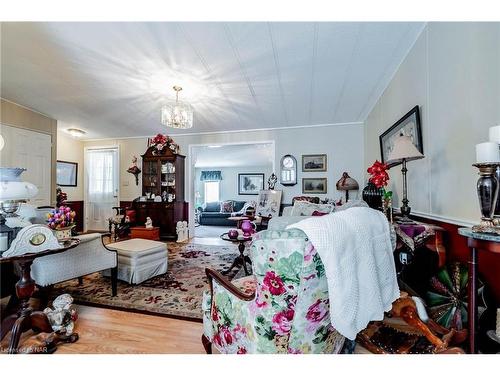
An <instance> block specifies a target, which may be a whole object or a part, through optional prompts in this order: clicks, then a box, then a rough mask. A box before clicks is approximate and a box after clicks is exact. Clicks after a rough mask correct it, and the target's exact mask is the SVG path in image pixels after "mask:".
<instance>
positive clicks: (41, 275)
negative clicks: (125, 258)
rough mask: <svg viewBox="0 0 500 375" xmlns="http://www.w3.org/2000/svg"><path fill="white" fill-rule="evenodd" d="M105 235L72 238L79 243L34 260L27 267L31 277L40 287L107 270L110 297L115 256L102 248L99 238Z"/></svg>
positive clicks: (113, 279) (115, 284) (115, 285)
mask: <svg viewBox="0 0 500 375" xmlns="http://www.w3.org/2000/svg"><path fill="white" fill-rule="evenodd" d="M106 236H109V234H105V235H101V234H100V233H91V234H83V235H80V236H76V237H75V238H78V239H79V240H80V241H81V242H80V244H79V245H78V246H76V247H75V248H73V249H69V250H68V251H65V252H63V253H59V254H53V255H47V256H45V257H41V258H37V259H35V261H34V262H33V265H32V267H31V277H32V278H33V279H34V280H35V282H36V284H37V285H39V286H42V287H46V286H50V285H54V284H56V283H60V282H63V281H67V280H71V279H75V278H81V277H82V276H86V275H90V274H91V273H94V272H98V271H104V270H110V273H111V290H112V295H113V296H116V292H117V290H116V288H117V265H118V258H117V253H116V251H114V250H111V249H108V248H107V247H106V246H104V243H103V237H106Z"/></svg>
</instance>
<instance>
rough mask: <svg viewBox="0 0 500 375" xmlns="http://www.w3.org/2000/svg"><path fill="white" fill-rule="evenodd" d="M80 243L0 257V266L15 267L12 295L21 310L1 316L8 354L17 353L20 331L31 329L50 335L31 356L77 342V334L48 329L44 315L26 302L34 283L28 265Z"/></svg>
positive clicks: (32, 290) (0, 338) (1, 331)
mask: <svg viewBox="0 0 500 375" xmlns="http://www.w3.org/2000/svg"><path fill="white" fill-rule="evenodd" d="M79 243H80V240H77V239H73V240H71V241H69V242H68V243H66V244H64V247H62V248H60V249H54V250H45V251H41V252H39V253H27V254H23V255H16V256H12V257H5V258H2V257H0V263H8V262H12V263H15V264H17V265H18V266H19V268H20V270H21V276H20V277H19V281H18V282H17V283H16V295H17V297H18V298H19V300H20V301H21V307H20V309H19V311H18V312H17V314H13V315H10V316H7V317H5V319H4V320H3V321H2V325H1V329H0V341H1V340H2V339H3V338H4V337H5V335H6V334H7V333H8V332H9V331H10V332H11V337H10V341H9V348H8V353H9V354H16V353H18V348H19V339H20V338H21V334H22V333H23V332H26V331H28V330H29V329H33V331H35V332H36V331H40V332H45V333H49V334H50V335H49V336H48V337H47V338H46V339H45V340H44V343H43V345H42V346H41V347H39V348H36V349H35V350H34V351H33V352H34V353H53V352H54V351H55V350H56V344H57V343H58V342H75V341H76V340H78V334H77V333H73V334H71V335H69V336H63V335H59V334H58V333H57V332H54V331H53V330H52V327H51V325H50V323H49V320H48V319H47V316H46V315H45V314H44V313H43V312H42V311H33V310H32V309H31V307H30V306H29V300H30V298H31V296H32V295H33V293H34V291H35V280H33V279H32V278H31V265H32V264H33V261H34V260H35V259H36V258H40V257H44V256H46V255H52V254H58V253H62V252H64V251H66V250H69V249H72V248H74V247H75V246H77V245H78V244H79Z"/></svg>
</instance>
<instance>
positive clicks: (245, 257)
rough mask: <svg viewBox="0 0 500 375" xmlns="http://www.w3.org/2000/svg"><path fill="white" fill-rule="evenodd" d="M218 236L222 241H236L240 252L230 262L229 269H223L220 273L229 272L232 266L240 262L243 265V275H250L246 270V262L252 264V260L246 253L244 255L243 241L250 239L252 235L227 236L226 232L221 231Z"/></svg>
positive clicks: (225, 273)
mask: <svg viewBox="0 0 500 375" xmlns="http://www.w3.org/2000/svg"><path fill="white" fill-rule="evenodd" d="M220 238H221V239H222V240H224V241H230V242H233V243H237V244H238V251H239V252H240V255H239V256H238V257H236V259H235V260H234V262H233V264H231V267H229V269H227V270H225V271H223V272H222V274H223V275H227V274H228V273H229V272H231V270H232V269H233V268H234V267H236V266H238V265H240V264H241V265H242V266H243V269H244V270H245V275H246V276H248V275H250V272H248V269H247V262H248V263H250V264H252V261H251V260H250V257H249V256H248V255H245V243H246V242H248V241H252V237H242V236H240V237H238V238H230V237H229V236H228V233H223V234H221V235H220Z"/></svg>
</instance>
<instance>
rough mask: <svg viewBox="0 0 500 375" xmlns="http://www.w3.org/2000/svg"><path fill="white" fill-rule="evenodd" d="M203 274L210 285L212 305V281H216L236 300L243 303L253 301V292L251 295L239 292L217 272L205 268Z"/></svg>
mask: <svg viewBox="0 0 500 375" xmlns="http://www.w3.org/2000/svg"><path fill="white" fill-rule="evenodd" d="M205 273H206V274H207V278H208V284H209V285H210V295H211V296H212V304H213V302H214V299H213V296H214V290H213V280H215V281H217V283H218V284H220V285H221V286H222V287H224V289H226V290H227V291H228V292H229V293H231V294H232V295H234V296H235V297H236V298H239V299H241V300H243V301H253V300H254V299H255V292H253V293H252V294H245V293H243V292H242V291H241V290H239V289H238V288H237V287H236V286H235V285H234V284H232V283H231V282H230V281H229V280H228V279H227V278H225V277H224V276H222V275H221V274H220V273H219V272H217V271H214V270H212V269H210V268H205Z"/></svg>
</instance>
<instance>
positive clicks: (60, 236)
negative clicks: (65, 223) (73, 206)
mask: <svg viewBox="0 0 500 375" xmlns="http://www.w3.org/2000/svg"><path fill="white" fill-rule="evenodd" d="M73 227H74V225H70V226H69V227H64V228H58V229H53V230H52V231H53V232H54V235H55V236H56V238H57V240H58V241H59V242H65V241H68V240H70V239H71V230H72V229H73Z"/></svg>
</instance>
